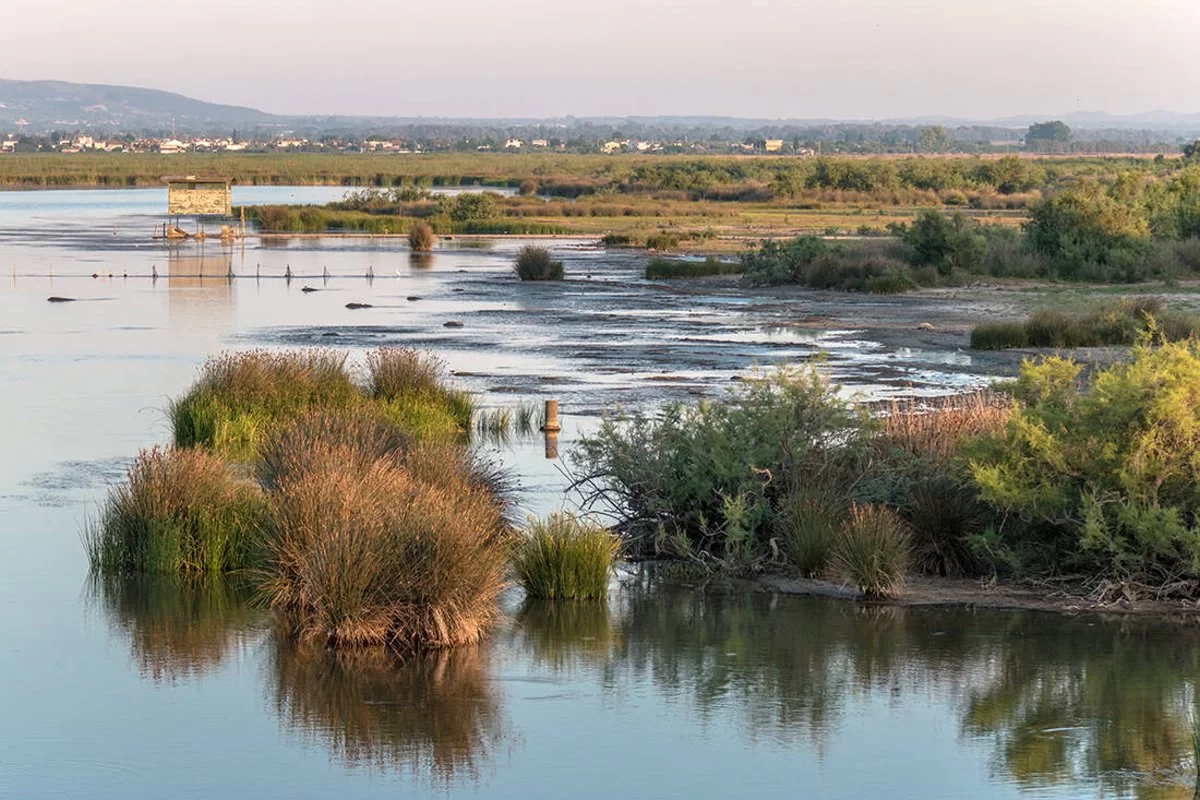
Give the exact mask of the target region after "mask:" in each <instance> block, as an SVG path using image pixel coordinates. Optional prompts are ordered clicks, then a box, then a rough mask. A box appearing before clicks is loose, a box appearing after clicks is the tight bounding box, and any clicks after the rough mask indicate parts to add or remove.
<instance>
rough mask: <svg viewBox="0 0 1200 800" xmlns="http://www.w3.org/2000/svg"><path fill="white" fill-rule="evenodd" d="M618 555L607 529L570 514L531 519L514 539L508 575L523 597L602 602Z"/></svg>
mask: <svg viewBox="0 0 1200 800" xmlns="http://www.w3.org/2000/svg"><path fill="white" fill-rule="evenodd" d="M619 551H620V539H618V538H617V537H616V536H614V535H613V534H612V532H611V531H609V530H608V528H606V527H604V526H603V525H599V524H597V523H595V522H593V521H591V520H589V519H588V518H586V517H581V516H578V515H574V514H567V513H557V514H551V515H550V516H549V517H547V518H546V519H540V520H531V521H530V524H529V527H528V528H527V529H526V531H525V532H524V535H523V536H522V537H521V538H519V539H518V541H517V544H516V550H515V553H514V555H513V571H514V572H515V573H516V576H517V580H518V581H519V582H520V584H521V586H522V587H524V589H525V593H526V594H527V595H528V596H529V597H536V598H546V599H561V600H603V599H604V598H605V597H607V595H608V579H609V577H610V576H611V574H612V568H613V562H614V561H615V560H616V557H617V554H618V552H619Z"/></svg>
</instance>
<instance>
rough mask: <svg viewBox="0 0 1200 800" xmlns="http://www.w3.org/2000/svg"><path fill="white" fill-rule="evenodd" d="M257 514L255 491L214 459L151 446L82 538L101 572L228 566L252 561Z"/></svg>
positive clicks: (259, 505) (218, 569)
mask: <svg viewBox="0 0 1200 800" xmlns="http://www.w3.org/2000/svg"><path fill="white" fill-rule="evenodd" d="M262 513H263V504H262V497H261V494H260V493H259V491H258V489H257V488H256V487H254V486H253V485H251V484H249V483H247V482H245V481H243V480H241V479H239V478H238V477H237V476H236V475H235V474H234V473H233V471H232V470H231V469H230V467H229V466H228V465H227V464H226V463H225V462H224V461H222V460H221V459H220V458H219V457H217V456H215V455H213V454H211V453H209V452H207V451H204V450H194V449H191V450H189V449H177V448H166V449H160V448H154V449H151V450H143V451H142V452H141V453H139V454H138V457H137V459H136V460H134V462H133V464H132V465H131V466H130V468H129V474H128V480H127V482H126V483H123V484H121V485H119V486H116V487H114V488H113V489H112V490H111V491H110V492H109V494H108V498H107V499H106V500H105V502H104V505H103V507H102V508H101V511H100V515H99V518H98V519H97V520H95V521H93V522H92V523H91V524H89V525H88V526H87V528H86V529H85V532H84V541H85V544H86V547H87V552H88V559H89V561H90V562H91V566H92V569H94V570H96V571H98V572H102V573H104V574H106V575H131V574H138V573H193V574H195V573H218V572H228V571H231V570H237V569H244V568H247V567H250V566H252V565H253V564H254V563H255V545H254V542H255V537H256V536H257V534H258V531H259V527H260V525H261V521H262Z"/></svg>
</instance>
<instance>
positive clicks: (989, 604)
mask: <svg viewBox="0 0 1200 800" xmlns="http://www.w3.org/2000/svg"><path fill="white" fill-rule="evenodd" d="M751 583H752V584H754V585H756V586H759V587H763V588H767V589H770V590H772V591H776V592H779V593H781V594H790V595H798V596H809V597H829V598H833V599H836V600H850V601H854V602H869V603H871V604H873V605H887V606H900V607H907V608H936V607H949V608H963V609H972V608H987V609H995V610H999V611H1044V612H1049V613H1055V614H1062V615H1065V616H1076V615H1085V614H1089V615H1090V614H1095V615H1099V616H1112V615H1117V616H1122V617H1141V618H1156V619H1160V620H1169V621H1172V622H1177V623H1181V624H1189V623H1190V624H1200V600H1149V599H1147V600H1131V599H1128V598H1122V599H1119V600H1115V601H1112V602H1101V601H1099V600H1097V599H1095V598H1092V597H1089V596H1088V595H1086V594H1084V593H1081V592H1080V589H1081V588H1082V587H1081V586H1080V584H1078V583H1062V584H1061V588H1059V589H1057V590H1054V591H1047V590H1046V589H1040V590H1039V589H1037V588H1035V587H1034V586H1033V585H1032V584H1028V583H1026V584H1021V583H1005V582H990V581H984V580H980V579H971V578H937V577H931V576H927V575H922V576H916V577H912V578H910V579H909V582H908V585H907V586H906V588H905V590H904V594H903V595H902V596H900V597H898V598H895V599H892V600H866V599H865V598H864V597H863V596H862V594H861V593H859V592H858V591H856V590H854V589H852V588H850V587H848V586H845V585H844V584H840V583H837V582H834V581H827V580H819V579H814V578H795V577H789V576H787V575H783V574H780V573H770V574H766V575H760V576H758V577H755V578H753V579H751Z"/></svg>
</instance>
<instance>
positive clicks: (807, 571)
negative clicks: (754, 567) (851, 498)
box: [775, 488, 847, 578]
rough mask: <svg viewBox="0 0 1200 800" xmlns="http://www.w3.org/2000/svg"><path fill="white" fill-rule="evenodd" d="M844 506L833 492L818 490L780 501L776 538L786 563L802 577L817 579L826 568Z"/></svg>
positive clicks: (843, 515)
mask: <svg viewBox="0 0 1200 800" xmlns="http://www.w3.org/2000/svg"><path fill="white" fill-rule="evenodd" d="M846 503H847V500H846V498H844V497H842V496H840V495H839V494H838V493H836V492H834V491H833V490H831V489H820V488H816V489H808V490H799V491H795V492H792V493H790V494H788V495H787V496H786V497H784V498H783V499H782V500H781V501H780V502H779V506H778V508H777V509H776V512H775V535H776V538H777V539H778V540H779V542H780V547H781V548H782V550H783V554H784V555H785V556H786V557H787V560H788V563H790V564H791V565H792V566H793V567H794V568H795V569H796V571H797V572H799V573H800V574H801V575H802V576H804V577H806V578H819V577H821V576H822V575H823V574H824V573H825V572H826V570H827V569H828V568H829V565H830V562H831V561H832V558H833V550H834V546H835V544H836V542H837V533H838V529H839V528H840V527H841V525H842V521H843V520H844V518H845V516H846Z"/></svg>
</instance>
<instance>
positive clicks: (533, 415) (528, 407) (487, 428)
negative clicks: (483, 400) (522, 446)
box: [472, 403, 545, 444]
mask: <svg viewBox="0 0 1200 800" xmlns="http://www.w3.org/2000/svg"><path fill="white" fill-rule="evenodd" d="M544 418H545V413H544V410H543V408H542V407H541V406H539V405H538V404H536V403H521V404H520V405H517V406H513V407H503V408H490V409H482V410H480V411H477V412H476V413H475V415H474V417H473V426H472V434H473V439H475V440H479V441H485V442H491V443H493V444H508V443H509V442H512V441H514V440H525V439H529V438H532V437H535V436H536V435H537V434H538V431H539V429H540V428H541V426H542V425H543V424H545V421H544Z"/></svg>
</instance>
